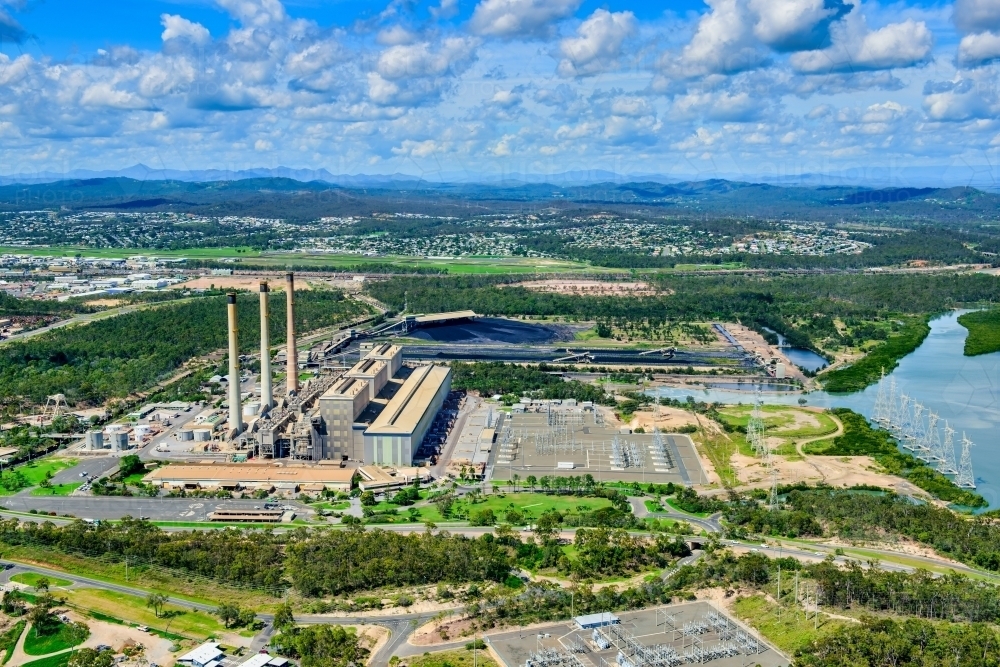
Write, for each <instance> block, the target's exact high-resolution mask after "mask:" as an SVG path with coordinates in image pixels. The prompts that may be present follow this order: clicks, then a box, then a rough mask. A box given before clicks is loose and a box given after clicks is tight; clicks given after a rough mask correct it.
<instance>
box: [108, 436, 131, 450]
mask: <svg viewBox="0 0 1000 667" xmlns="http://www.w3.org/2000/svg"><path fill="white" fill-rule="evenodd" d="M108 435H109V436H111V442H110V444H111V451H113V452H120V451H122V450H124V449H128V433H126V432H125V431H114V432H112V433H109V434H108Z"/></svg>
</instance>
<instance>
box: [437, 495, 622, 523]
mask: <svg viewBox="0 0 1000 667" xmlns="http://www.w3.org/2000/svg"><path fill="white" fill-rule="evenodd" d="M604 507H611V501H610V500H608V499H606V498H580V497H578V496H556V495H546V494H543V493H498V494H490V495H488V496H485V497H484V498H483V501H482V502H478V503H476V504H475V505H470V504H469V503H468V502H467V501H464V500H462V501H458V502H456V503H455V504H454V506H453V507H452V514H453V515H454V514H456V513H458V512H461V511H462V510H471V511H475V512H481V511H482V510H484V509H491V510H493V513H494V514H496V515H497V518H498V519H502V518H503V517H502V514H503V513H504V512H506V511H507V510H508V509H516V510H518V511H519V512H522V513H523V514H525V515H526V517H528V518H538V517H539V516H540V515H541V514H542V513H543V512H547V511H549V510H558V511H560V512H589V511H592V510H597V509H601V508H604ZM423 514H424V516H426V517H427V519H428V520H430V521H434V522H438V521H446V520H447V519H445V518H444V517H442V516H441V515H440V514H439V513H438V511H437V508H436V507H435V506H433V505H431V506H430V507H428V508H426V509H425V512H424V513H423Z"/></svg>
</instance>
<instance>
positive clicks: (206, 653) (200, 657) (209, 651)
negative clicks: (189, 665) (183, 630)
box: [177, 642, 223, 665]
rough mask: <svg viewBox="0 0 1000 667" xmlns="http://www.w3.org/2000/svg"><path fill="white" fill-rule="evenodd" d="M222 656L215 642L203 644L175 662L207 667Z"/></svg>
mask: <svg viewBox="0 0 1000 667" xmlns="http://www.w3.org/2000/svg"><path fill="white" fill-rule="evenodd" d="M222 655H223V653H222V651H221V650H219V645H218V644H217V643H216V642H205V643H204V644H202V645H201V646H199V647H198V648H196V649H193V650H192V651H190V652H188V653H185V654H184V655H182V656H181V657H179V658H177V662H196V663H198V664H199V665H207V664H208V663H210V662H212V661H213V660H216V659H218V658H219V657H221V656H222Z"/></svg>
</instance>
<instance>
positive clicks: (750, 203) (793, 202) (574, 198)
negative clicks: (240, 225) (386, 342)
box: [0, 176, 1000, 223]
mask: <svg viewBox="0 0 1000 667" xmlns="http://www.w3.org/2000/svg"><path fill="white" fill-rule="evenodd" d="M392 178H394V177H384V178H383V180H381V181H379V182H375V181H368V182H365V183H364V184H354V185H342V184H336V183H330V182H327V181H325V180H309V181H302V180H298V179H295V178H290V177H283V176H282V177H275V176H254V177H250V178H239V179H226V180H215V181H191V180H177V179H137V178H127V177H113V178H82V179H68V180H62V181H56V182H52V183H28V184H14V185H4V186H0V210H8V211H12V210H32V209H39V208H49V209H61V210H71V211H72V210H95V209H97V210H99V209H105V210H109V211H113V210H128V211H156V210H161V211H183V212H191V213H203V214H208V215H258V216H263V217H282V218H289V219H297V220H309V219H315V218H317V217H320V216H324V215H352V214H370V213H371V212H372V211H384V212H393V211H405V212H413V213H425V214H428V215H447V216H454V215H459V216H461V215H468V214H470V213H471V210H470V209H468V207H467V205H468V203H469V202H478V203H480V204H483V205H486V206H488V208H490V209H491V210H495V211H498V212H502V211H505V210H507V211H512V210H523V207H524V205H525V204H526V203H531V204H533V205H544V206H555V207H561V208H572V207H583V208H586V209H593V208H603V209H608V210H614V209H615V207H616V206H619V205H627V206H635V205H642V206H645V207H648V208H649V209H650V212H654V213H655V212H656V211H657V210H659V211H661V212H666V213H670V214H675V215H679V216H683V215H698V216H699V217H700V216H703V215H705V214H711V215H716V216H720V217H739V218H745V217H747V216H751V217H757V218H771V219H774V218H778V219H810V220H840V219H857V220H870V219H872V218H873V217H878V218H883V219H892V220H899V221H907V220H911V221H932V222H941V223H948V222H959V221H961V220H963V219H968V217H969V216H970V215H971V216H973V217H980V216H995V215H997V214H998V213H1000V195H997V194H991V193H987V192H983V191H981V190H977V189H975V188H970V187H954V188H883V189H875V188H860V187H856V186H840V187H838V186H834V187H831V186H817V187H811V186H810V187H807V186H778V185H770V184H766V183H748V182H743V181H729V180H724V179H709V180H704V181H685V182H678V183H662V182H658V181H652V180H649V181H641V182H629V183H616V182H613V181H607V182H603V183H594V184H590V185H569V186H565V187H563V186H559V185H553V184H550V183H525V182H519V181H514V180H501V181H497V182H494V183H432V182H428V181H421V180H415V179H410V180H403V178H404V177H400V178H399V180H391V179H392ZM480 208H481V207H480ZM466 211H469V213H466Z"/></svg>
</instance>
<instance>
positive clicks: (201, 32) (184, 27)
mask: <svg viewBox="0 0 1000 667" xmlns="http://www.w3.org/2000/svg"><path fill="white" fill-rule="evenodd" d="M160 23H161V24H162V25H163V33H161V34H160V39H162V40H163V41H164V42H166V41H169V40H171V39H187V40H190V41H191V43H192V44H197V45H199V46H202V45H204V44H207V43H208V42H209V41H211V39H212V36H211V35H210V34H209V32H208V28H206V27H205V26H203V25H201V24H200V23H195V22H193V21H188V20H187V19H186V18H184V17H183V16H177V15H176V14H160Z"/></svg>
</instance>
